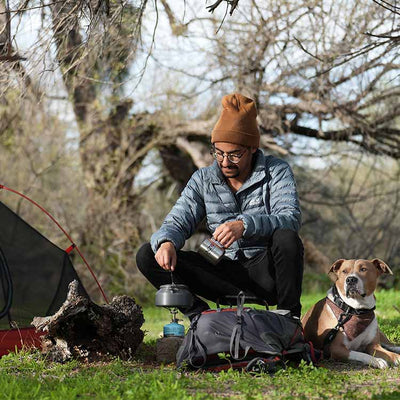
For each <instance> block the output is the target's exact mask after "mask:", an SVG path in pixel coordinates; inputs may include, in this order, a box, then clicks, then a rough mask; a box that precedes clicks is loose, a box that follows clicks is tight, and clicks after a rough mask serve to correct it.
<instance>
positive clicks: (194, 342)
mask: <svg viewBox="0 0 400 400" xmlns="http://www.w3.org/2000/svg"><path fill="white" fill-rule="evenodd" d="M200 316H201V314H198V315H196V316H195V317H194V318H193V319H192V322H191V324H190V328H189V330H190V331H192V332H191V333H192V334H191V335H190V342H189V349H188V351H189V356H188V361H189V364H190V365H191V366H192V367H194V368H201V367H202V366H204V364H205V363H206V361H207V353H206V350H205V348H204V346H203V344H202V343H201V342H200V340H199V338H198V337H197V333H196V328H197V321H198V320H199V318H200ZM199 355H200V360H202V361H201V364H198V363H197V362H198V361H199ZM194 356H196V358H195V359H194Z"/></svg>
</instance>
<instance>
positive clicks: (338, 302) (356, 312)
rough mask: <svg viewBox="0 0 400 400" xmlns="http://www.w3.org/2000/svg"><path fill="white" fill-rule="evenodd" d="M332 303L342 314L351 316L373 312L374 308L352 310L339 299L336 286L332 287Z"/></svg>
mask: <svg viewBox="0 0 400 400" xmlns="http://www.w3.org/2000/svg"><path fill="white" fill-rule="evenodd" d="M332 295H333V302H334V303H335V304H336V305H337V306H338V307H339V308H340V309H341V310H342V311H343V312H344V313H348V314H353V315H362V314H367V313H369V312H371V311H374V310H375V306H374V307H372V308H353V307H351V306H349V305H348V304H347V303H345V302H344V301H343V299H342V298H341V297H340V294H339V291H338V290H337V287H336V285H333V287H332Z"/></svg>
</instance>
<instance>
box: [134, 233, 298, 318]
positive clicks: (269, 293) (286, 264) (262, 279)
mask: <svg viewBox="0 0 400 400" xmlns="http://www.w3.org/2000/svg"><path fill="white" fill-rule="evenodd" d="M303 254H304V249H303V244H302V242H301V239H300V238H299V236H298V235H297V233H296V232H294V231H291V230H288V229H279V230H276V231H275V232H274V234H273V235H272V237H271V239H270V240H269V245H268V247H267V250H266V251H265V252H263V253H260V254H259V255H257V256H255V257H253V258H251V259H246V260H243V261H232V260H230V259H227V258H224V259H222V260H221V261H220V262H219V263H218V264H217V265H215V266H214V265H212V264H210V263H209V262H208V261H206V260H205V259H204V258H203V257H202V256H201V255H199V254H198V253H196V252H194V251H182V250H179V251H178V252H177V265H176V268H175V271H174V273H173V275H174V282H175V283H183V284H186V285H187V286H188V287H189V289H190V290H191V291H192V293H194V294H196V295H198V296H201V297H204V298H205V299H208V300H211V301H214V302H215V301H220V302H221V303H222V304H226V296H235V295H237V294H238V293H239V292H240V291H241V290H242V291H244V292H245V293H246V294H248V295H250V296H255V297H257V298H259V299H262V300H265V301H266V302H267V303H268V304H269V305H277V307H278V308H279V309H286V310H290V311H291V312H292V315H294V316H298V317H299V316H300V312H301V304H300V295H301V284H302V279H303ZM136 262H137V266H138V268H139V270H140V271H141V272H142V273H143V275H144V276H145V277H146V278H147V279H148V280H149V281H150V282H151V283H152V284H153V285H154V286H155V287H156V288H157V289H158V288H159V287H160V286H161V285H165V284H169V283H171V274H170V272H169V271H165V270H164V269H162V268H161V267H160V266H159V265H158V263H157V261H156V260H155V258H154V253H153V250H152V249H151V247H150V244H149V243H146V244H144V245H143V246H142V247H141V248H140V250H139V251H138V253H137V255H136ZM228 304H229V303H228ZM206 309H208V305H207V303H205V302H204V301H203V300H201V299H200V298H199V297H197V296H195V300H194V304H193V306H192V307H191V308H190V309H188V310H181V311H183V312H184V313H185V314H186V315H188V316H191V315H193V314H194V313H198V312H201V311H203V310H206Z"/></svg>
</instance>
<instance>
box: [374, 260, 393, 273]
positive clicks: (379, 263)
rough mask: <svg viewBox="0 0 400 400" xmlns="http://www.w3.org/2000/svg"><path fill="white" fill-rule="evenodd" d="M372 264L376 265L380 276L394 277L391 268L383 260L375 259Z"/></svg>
mask: <svg viewBox="0 0 400 400" xmlns="http://www.w3.org/2000/svg"><path fill="white" fill-rule="evenodd" d="M371 262H372V264H374V265H375V267H376V269H377V270H378V272H379V274H389V275H393V272H392V270H391V269H390V268H389V266H388V265H387V264H386V263H384V262H383V261H382V260H380V259H379V258H374V259H373V260H371Z"/></svg>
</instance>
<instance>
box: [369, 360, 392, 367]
mask: <svg viewBox="0 0 400 400" xmlns="http://www.w3.org/2000/svg"><path fill="white" fill-rule="evenodd" d="M371 365H372V366H373V367H375V368H379V369H385V368H388V367H389V364H388V363H387V361H385V360H384V359H383V358H374V359H373V360H372V362H371Z"/></svg>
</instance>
